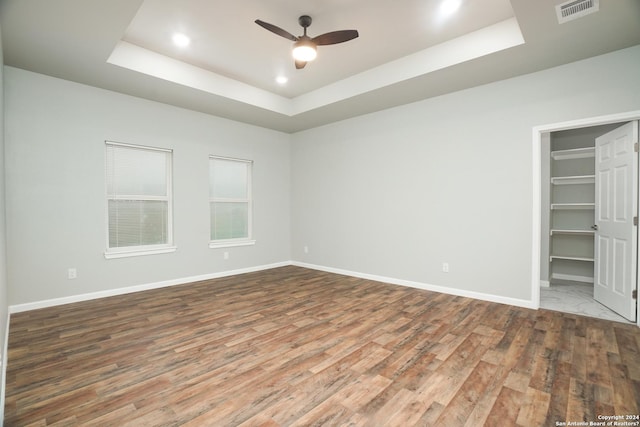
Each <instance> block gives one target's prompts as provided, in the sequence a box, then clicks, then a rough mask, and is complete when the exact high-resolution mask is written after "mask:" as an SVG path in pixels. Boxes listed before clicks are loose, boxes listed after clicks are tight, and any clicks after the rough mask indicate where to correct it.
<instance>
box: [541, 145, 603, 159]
mask: <svg viewBox="0 0 640 427" xmlns="http://www.w3.org/2000/svg"><path fill="white" fill-rule="evenodd" d="M595 156H596V149H595V147H585V148H575V149H572V150H559V151H552V152H551V158H552V159H553V160H571V159H586V158H589V157H595Z"/></svg>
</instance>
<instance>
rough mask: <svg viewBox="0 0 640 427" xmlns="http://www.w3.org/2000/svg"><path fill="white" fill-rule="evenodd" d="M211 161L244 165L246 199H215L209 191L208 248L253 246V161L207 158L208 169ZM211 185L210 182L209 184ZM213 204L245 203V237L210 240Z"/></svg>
mask: <svg viewBox="0 0 640 427" xmlns="http://www.w3.org/2000/svg"><path fill="white" fill-rule="evenodd" d="M212 160H226V161H234V162H240V163H246V164H247V165H248V167H247V198H246V199H229V198H216V197H212V196H211V189H209V247H210V248H212V249H215V248H228V247H233V246H250V245H255V243H256V241H255V240H254V239H253V181H252V177H253V160H246V159H238V158H233V157H223V156H215V155H210V156H209V168H211V161H212ZM209 185H211V182H209ZM215 202H229V203H233V202H241V203H247V237H240V238H235V239H218V240H211V231H212V230H211V204H212V203H215Z"/></svg>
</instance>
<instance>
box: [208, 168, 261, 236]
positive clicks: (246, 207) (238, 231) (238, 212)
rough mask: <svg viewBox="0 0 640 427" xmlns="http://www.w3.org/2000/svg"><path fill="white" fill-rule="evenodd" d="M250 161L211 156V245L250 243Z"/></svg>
mask: <svg viewBox="0 0 640 427" xmlns="http://www.w3.org/2000/svg"><path fill="white" fill-rule="evenodd" d="M251 166H252V162H251V161H250V160H240V159H229V158H224V157H215V156H211V157H210V159H209V209H210V216H211V236H210V238H211V241H210V243H209V246H210V247H212V248H215V247H222V246H240V245H251V244H254V243H255V241H253V240H251Z"/></svg>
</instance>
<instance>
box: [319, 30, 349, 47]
mask: <svg viewBox="0 0 640 427" xmlns="http://www.w3.org/2000/svg"><path fill="white" fill-rule="evenodd" d="M356 37H358V31H357V30H342V31H332V32H330V33H325V34H321V35H319V36H317V37H314V38H312V39H311V41H312V42H314V43H315V44H317V45H318V46H323V45H328V44H337V43H343V42H347V41H349V40H353V39H355V38H356Z"/></svg>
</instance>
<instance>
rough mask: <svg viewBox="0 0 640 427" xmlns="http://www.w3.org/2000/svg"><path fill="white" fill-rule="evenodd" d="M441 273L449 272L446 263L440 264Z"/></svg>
mask: <svg viewBox="0 0 640 427" xmlns="http://www.w3.org/2000/svg"><path fill="white" fill-rule="evenodd" d="M442 271H443V272H445V273H448V272H449V263H448V262H443V263H442Z"/></svg>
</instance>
